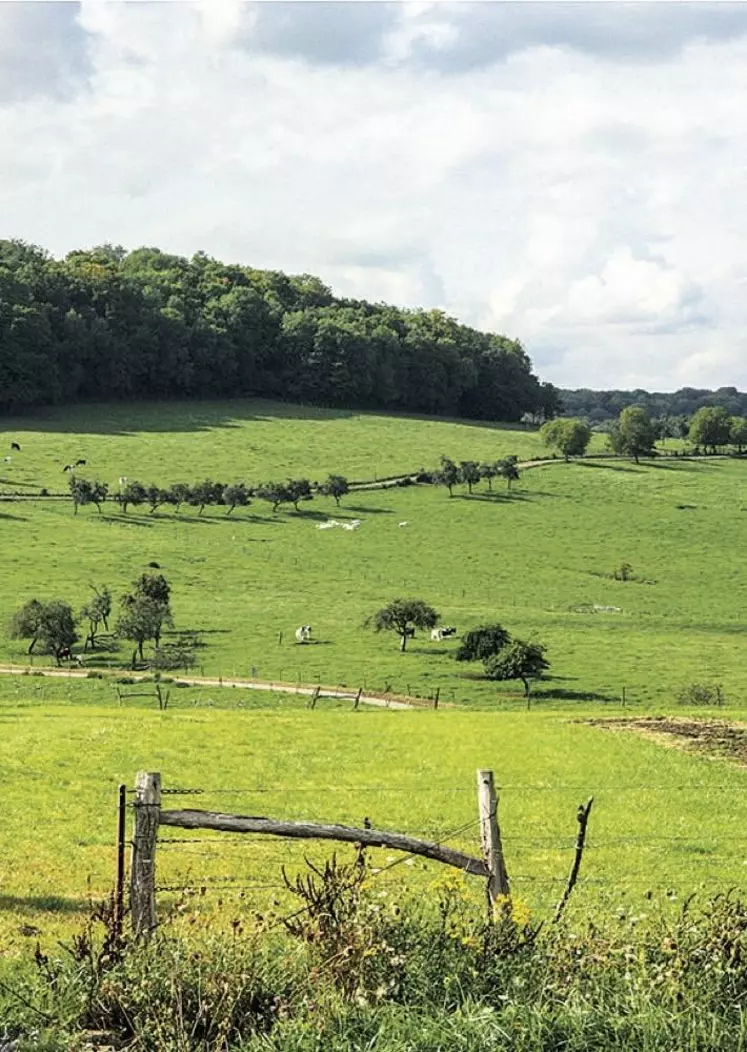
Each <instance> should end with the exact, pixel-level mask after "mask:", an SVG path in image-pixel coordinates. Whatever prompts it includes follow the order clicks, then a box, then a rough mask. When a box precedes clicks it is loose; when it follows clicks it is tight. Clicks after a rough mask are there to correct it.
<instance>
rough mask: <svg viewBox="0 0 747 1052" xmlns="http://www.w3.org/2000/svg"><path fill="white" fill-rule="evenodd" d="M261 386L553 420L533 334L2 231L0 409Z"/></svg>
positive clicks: (290, 282) (339, 401)
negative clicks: (57, 248)
mask: <svg viewBox="0 0 747 1052" xmlns="http://www.w3.org/2000/svg"><path fill="white" fill-rule="evenodd" d="M229 395H230V396H238V395H256V396H263V397H270V398H280V399H287V400H288V401H294V402H302V403H306V404H313V405H320V406H345V407H358V408H385V409H392V410H406V411H411V412H420V413H434V414H436V413H437V414H441V415H447V416H451V415H453V416H462V417H467V418H473V419H493V420H519V419H520V418H521V417H522V416H523V415H524V414H525V413H530V414H532V415H533V416H535V417H537V418H538V419H544V418H546V417H550V416H552V415H554V413H555V412H556V411H557V409H558V394H557V391H556V389H555V388H554V387H553V386H552V385H551V384H541V383H540V382H539V381H538V379H537V378H536V377H535V376H534V374H533V373H532V367H531V362H530V360H529V358H528V356H527V354H526V353H525V351H524V350H523V348H522V346H521V344H520V343H519V342H517V341H515V340H510V339H508V338H507V337H505V336H500V335H495V334H491V333H484V332H478V331H477V330H475V329H472V328H469V327H468V326H466V325H460V324H458V323H457V322H456V321H455V320H454V319H453V318H450V317H449V316H448V315H446V314H444V313H443V312H442V311H437V310H431V311H423V310H402V309H400V308H397V307H392V306H388V305H386V304H381V303H368V302H366V301H365V300H351V299H341V298H339V297H336V296H333V294H332V292H331V291H330V289H329V288H327V287H326V286H325V285H324V284H323V283H322V282H321V281H320V280H319V279H318V278H315V277H312V276H310V275H308V274H302V275H300V276H289V275H287V274H284V273H282V272H279V271H266V270H254V269H252V268H250V267H242V266H234V265H227V264H225V263H221V262H219V261H218V260H215V259H212V258H210V257H209V256H207V255H205V254H203V253H198V254H197V255H195V256H193V257H192V259H185V258H182V257H180V256H173V255H168V254H166V253H164V252H161V251H160V250H158V249H156V248H139V249H136V250H135V251H133V252H126V251H125V250H124V249H122V248H115V247H113V246H111V245H104V246H102V247H99V248H94V249H92V250H90V251H76V252H71V253H70V254H69V255H67V256H66V257H65V258H64V259H62V260H57V259H54V258H52V257H51V256H50V255H49V254H48V253H46V252H44V251H43V250H41V249H39V248H36V247H33V246H30V245H27V244H25V243H22V242H18V241H0V410H5V411H18V410H21V409H24V408H26V407H30V406H36V405H42V404H45V403H70V402H77V401H90V400H110V399H123V400H124V399H134V398H185V397H186V398H189V397H194V398H207V397H213V398H215V397H217V398H220V397H223V396H229Z"/></svg>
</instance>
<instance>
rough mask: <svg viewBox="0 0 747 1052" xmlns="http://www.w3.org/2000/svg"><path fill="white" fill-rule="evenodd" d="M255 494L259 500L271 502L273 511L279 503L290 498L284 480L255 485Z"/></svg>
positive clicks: (286, 501)
mask: <svg viewBox="0 0 747 1052" xmlns="http://www.w3.org/2000/svg"><path fill="white" fill-rule="evenodd" d="M257 496H258V497H259V499H260V500H266V501H267V502H268V504H272V510H273V511H277V510H278V508H279V507H280V505H281V504H287V503H289V502H290V499H291V493H290V490H289V488H288V486H286V484H285V483H284V482H263V483H262V485H261V486H258V487H257Z"/></svg>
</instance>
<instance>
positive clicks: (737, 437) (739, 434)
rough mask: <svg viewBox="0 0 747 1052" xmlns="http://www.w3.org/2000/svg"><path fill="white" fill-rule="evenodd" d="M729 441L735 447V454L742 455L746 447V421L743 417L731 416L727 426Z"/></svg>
mask: <svg viewBox="0 0 747 1052" xmlns="http://www.w3.org/2000/svg"><path fill="white" fill-rule="evenodd" d="M729 441H730V442H731V444H732V445H733V446H736V447H737V452H738V453H740V454H741V453H742V450H743V448H744V446H746V445H747V419H746V418H745V417H743V416H733V417H732V418H731V424H730V425H729Z"/></svg>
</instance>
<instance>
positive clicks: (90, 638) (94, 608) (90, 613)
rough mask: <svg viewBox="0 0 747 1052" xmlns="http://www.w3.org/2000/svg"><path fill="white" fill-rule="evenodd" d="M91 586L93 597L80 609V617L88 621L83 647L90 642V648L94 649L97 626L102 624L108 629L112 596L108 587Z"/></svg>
mask: <svg viewBox="0 0 747 1052" xmlns="http://www.w3.org/2000/svg"><path fill="white" fill-rule="evenodd" d="M91 587H92V588H93V592H94V595H93V598H92V599H89V601H88V602H87V603H86V604H85V606H84V607H83V608H82V609H81V611H80V618H81V620H82V621H87V622H88V635H87V636H86V643H85V648H84V649H87V648H88V645H89V644H90V646H91V650H95V649H96V636H97V635H98V632H99V628H100V626H101V625H102V624H103V625H104V628H106V630H107V631H108V630H109V616H110V614H111V612H112V597H111V592H110V591H109V589H108V588H107V587H106V586H104V587H103V588H101V590H99V589H98V588H95V587H94V586H93V585H91Z"/></svg>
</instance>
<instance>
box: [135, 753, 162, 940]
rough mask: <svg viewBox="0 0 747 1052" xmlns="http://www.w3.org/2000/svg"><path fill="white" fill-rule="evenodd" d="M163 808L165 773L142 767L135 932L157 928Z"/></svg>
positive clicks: (137, 793) (137, 810)
mask: <svg viewBox="0 0 747 1052" xmlns="http://www.w3.org/2000/svg"><path fill="white" fill-rule="evenodd" d="M160 810H161V775H160V774H157V773H155V774H154V773H149V772H148V771H138V773H137V778H136V780H135V827H134V831H133V835H132V869H131V872H130V910H131V911H132V927H133V930H134V932H135V935H144V936H145V937H146V938H147V937H148V936H150V935H152V934H153V932H154V931H155V929H156V923H157V921H156V839H157V837H158V821H159V812H160Z"/></svg>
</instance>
